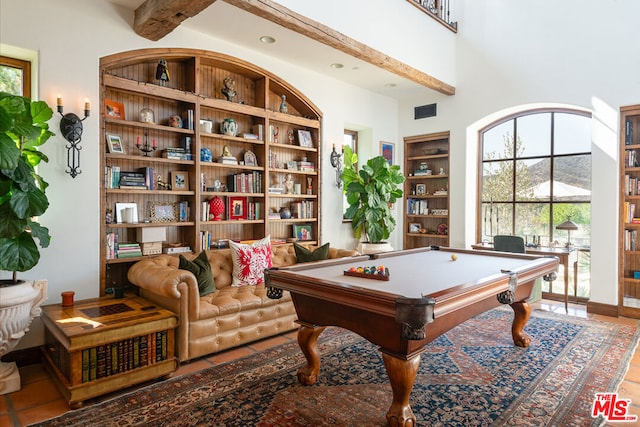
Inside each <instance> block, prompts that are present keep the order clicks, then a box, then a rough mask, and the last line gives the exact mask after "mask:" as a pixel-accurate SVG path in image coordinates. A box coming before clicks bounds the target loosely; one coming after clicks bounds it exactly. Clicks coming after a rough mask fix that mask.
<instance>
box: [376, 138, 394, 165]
mask: <svg viewBox="0 0 640 427" xmlns="http://www.w3.org/2000/svg"><path fill="white" fill-rule="evenodd" d="M395 151H396V149H395V144H394V143H393V142H384V141H380V155H382V157H384V158H385V159H386V160H387V162H388V163H389V166H391V165H393V161H394V160H395V159H394V158H393V157H394V155H395Z"/></svg>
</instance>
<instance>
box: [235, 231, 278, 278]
mask: <svg viewBox="0 0 640 427" xmlns="http://www.w3.org/2000/svg"><path fill="white" fill-rule="evenodd" d="M229 247H230V248H231V259H232V260H233V282H232V283H231V286H245V285H257V284H260V283H264V270H265V269H267V268H271V267H272V266H273V262H272V256H271V238H270V236H267V237H265V238H264V239H260V240H258V241H256V242H253V243H252V244H250V245H247V244H243V243H236V242H233V241H229Z"/></svg>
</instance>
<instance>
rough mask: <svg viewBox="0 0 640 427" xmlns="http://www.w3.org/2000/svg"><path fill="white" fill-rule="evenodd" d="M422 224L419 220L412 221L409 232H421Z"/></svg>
mask: <svg viewBox="0 0 640 427" xmlns="http://www.w3.org/2000/svg"><path fill="white" fill-rule="evenodd" d="M420 228H422V225H421V224H420V223H418V222H410V223H409V233H419V232H420Z"/></svg>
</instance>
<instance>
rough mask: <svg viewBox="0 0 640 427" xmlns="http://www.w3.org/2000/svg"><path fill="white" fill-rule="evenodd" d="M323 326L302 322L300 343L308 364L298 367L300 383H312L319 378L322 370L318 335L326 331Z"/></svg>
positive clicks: (299, 331) (299, 334) (299, 333)
mask: <svg viewBox="0 0 640 427" xmlns="http://www.w3.org/2000/svg"><path fill="white" fill-rule="evenodd" d="M324 329H325V328H324V327H323V326H310V325H305V324H300V329H298V344H299V345H300V349H301V350H302V353H303V354H304V357H305V358H306V359H307V366H303V367H302V368H300V369H298V381H300V384H304V385H311V384H315V382H316V381H317V380H318V373H319V372H320V352H319V351H318V337H319V336H320V334H321V333H322V331H324Z"/></svg>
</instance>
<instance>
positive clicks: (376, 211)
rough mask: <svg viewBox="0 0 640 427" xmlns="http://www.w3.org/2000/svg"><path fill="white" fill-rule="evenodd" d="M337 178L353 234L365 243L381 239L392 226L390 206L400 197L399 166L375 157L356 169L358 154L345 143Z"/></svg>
mask: <svg viewBox="0 0 640 427" xmlns="http://www.w3.org/2000/svg"><path fill="white" fill-rule="evenodd" d="M341 177H342V182H343V184H344V193H345V194H346V196H347V203H348V205H349V206H348V208H347V211H346V213H345V218H347V219H350V220H351V227H352V228H353V232H354V236H355V237H356V238H357V239H361V238H363V239H364V241H366V242H368V243H381V242H385V241H386V240H387V239H388V238H389V236H390V235H391V232H392V231H393V230H394V229H395V228H396V220H395V218H394V217H393V213H392V211H391V206H392V205H393V203H395V202H396V201H397V200H398V199H400V198H402V189H401V188H400V186H401V184H402V183H403V182H404V180H405V178H404V176H403V175H402V174H401V173H400V167H399V166H397V165H393V166H391V165H389V163H388V161H387V159H385V158H384V157H383V156H377V157H373V158H371V159H369V160H368V161H367V163H366V164H364V165H362V167H361V168H360V169H359V170H358V155H357V154H355V153H353V151H352V150H351V148H350V147H348V146H347V147H345V148H344V170H343V171H342V175H341Z"/></svg>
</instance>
